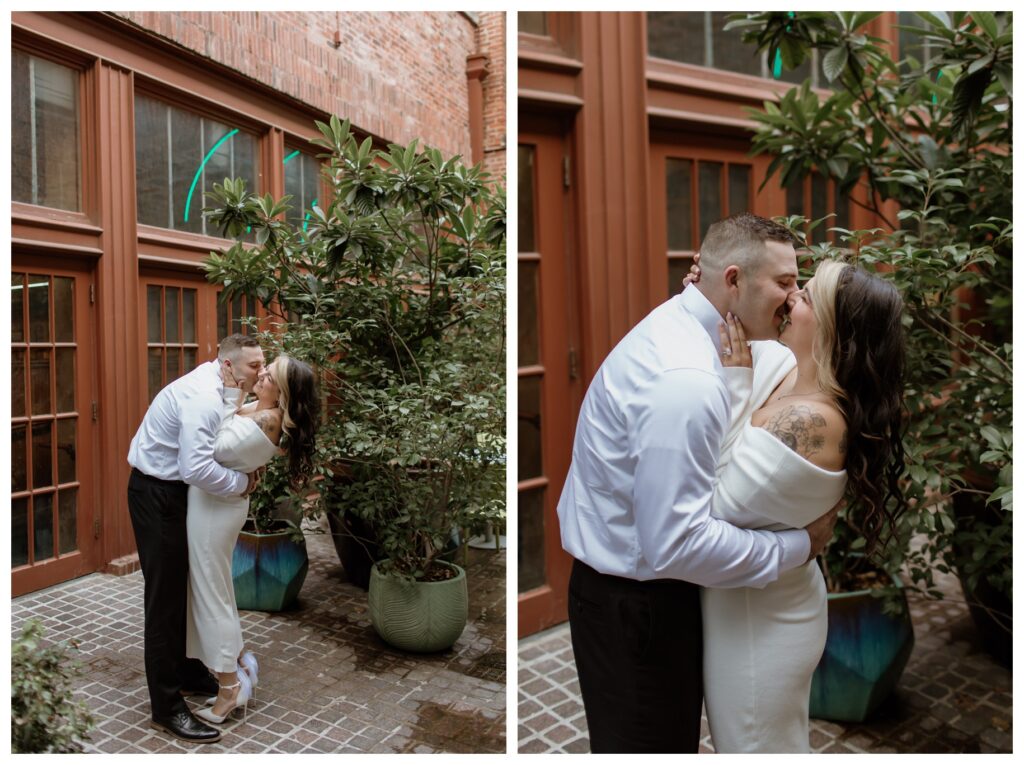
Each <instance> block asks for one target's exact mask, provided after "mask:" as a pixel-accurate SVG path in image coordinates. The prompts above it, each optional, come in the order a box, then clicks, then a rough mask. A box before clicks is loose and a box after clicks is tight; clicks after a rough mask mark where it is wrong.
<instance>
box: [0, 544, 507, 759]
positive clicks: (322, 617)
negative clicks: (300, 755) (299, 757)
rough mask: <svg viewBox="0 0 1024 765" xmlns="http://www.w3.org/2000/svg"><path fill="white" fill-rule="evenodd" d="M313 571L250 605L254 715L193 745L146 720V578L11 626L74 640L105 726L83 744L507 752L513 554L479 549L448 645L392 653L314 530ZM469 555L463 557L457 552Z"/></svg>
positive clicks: (59, 599) (104, 582)
mask: <svg viewBox="0 0 1024 765" xmlns="http://www.w3.org/2000/svg"><path fill="white" fill-rule="evenodd" d="M306 540H307V547H308V550H309V573H308V575H307V578H306V582H305V584H304V585H303V588H302V592H301V593H300V595H299V600H298V603H297V604H296V605H295V606H293V607H292V608H291V610H289V611H285V612H281V613H262V612H256V611H243V612H242V632H243V634H244V636H245V640H246V644H247V647H249V648H251V649H252V650H253V651H254V652H255V653H256V655H257V657H258V658H259V663H260V678H259V679H260V684H259V688H258V689H257V692H256V699H255V700H254V701H252V702H250V703H249V710H248V716H247V718H246V719H245V721H244V722H243V721H242V716H241V712H240V711H239V712H236V713H235V717H236V719H235V720H234V721H232V722H229V723H227V724H225V725H224V726H221V727H222V728H223V731H224V735H223V738H222V739H221V741H219V742H217V743H215V744H208V745H202V746H197V745H194V744H188V743H185V742H183V741H178V740H177V739H174V738H171V737H170V736H167V735H166V734H163V733H160V732H157V731H155V730H153V729H151V728H150V727H149V719H150V710H149V695H148V693H147V692H146V681H145V674H144V668H143V651H142V630H143V625H142V587H143V582H142V574H141V573H135V574H130V575H128V576H112V575H109V574H92V575H90V576H86V577H82V578H81V579H76V580H73V581H70V582H66V583H64V584H61V585H58V586H56V587H51V588H49V589H46V590H42V591H39V592H34V593H32V594H30V595H25V596H22V597H20V598H16V599H14V600H13V601H12V604H11V621H12V634H13V635H17V634H19V633H20V631H21V627H22V625H23V623H24V622H25V621H26V620H27V619H30V618H36V619H39V620H40V621H41V622H42V624H43V626H44V627H45V629H46V639H48V640H53V641H58V640H70V639H73V640H76V641H78V644H79V650H78V651H75V652H73V653H74V654H75V655H76V658H77V659H78V660H79V661H80V662H81V664H82V665H83V667H84V673H83V675H82V676H81V677H80V678H79V679H78V681H77V682H76V685H75V687H76V692H77V693H76V695H77V697H78V698H81V699H84V700H85V701H86V702H87V704H88V706H89V707H90V709H91V710H92V713H93V716H94V718H95V722H96V728H95V730H94V731H93V732H92V736H91V740H90V741H88V742H87V743H86V749H85V751H86V752H94V753H95V752H104V753H114V752H117V753H131V752H169V753H173V752H189V751H197V750H198V751H201V752H204V753H206V752H210V753H213V752H243V753H260V752H304V753H305V752H338V753H342V752H351V753H356V752H378V753H398V752H426V753H430V752H485V753H490V752H494V753H504V752H505V749H506V743H505V740H506V735H505V725H506V711H505V708H506V687H505V683H506V671H505V650H506V641H505V559H506V554H505V551H504V550H502V551H501V552H497V551H494V550H477V549H470V550H469V563H468V568H467V575H468V580H469V623H468V624H467V626H466V629H465V631H464V632H463V634H462V637H460V638H459V640H458V641H457V642H456V644H455V645H454V646H453V647H452V648H451V649H450V650H448V651H445V652H443V653H437V654H426V655H416V654H408V653H403V652H401V651H398V650H396V649H393V648H390V647H389V646H388V645H386V644H385V643H384V642H383V641H382V640H381V639H380V638H379V637H378V636H377V634H376V632H374V629H373V627H372V626H371V624H370V616H369V610H368V606H367V598H366V592H365V591H363V590H361V589H359V588H358V587H355V586H354V585H351V584H349V583H348V582H347V581H346V579H345V574H344V570H343V569H342V567H341V564H340V563H339V562H338V557H337V555H336V554H335V551H334V547H333V545H332V544H331V541H330V538H329V537H327V536H326V535H323V534H312V533H308V534H307V535H306ZM460 563H461V561H460Z"/></svg>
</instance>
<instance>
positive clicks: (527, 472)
mask: <svg viewBox="0 0 1024 765" xmlns="http://www.w3.org/2000/svg"><path fill="white" fill-rule="evenodd" d="M540 396H541V377H539V376H531V377H520V378H519V480H520V481H525V480H526V479H527V478H536V477H537V476H539V475H543V468H542V461H541V440H540V436H541V420H540Z"/></svg>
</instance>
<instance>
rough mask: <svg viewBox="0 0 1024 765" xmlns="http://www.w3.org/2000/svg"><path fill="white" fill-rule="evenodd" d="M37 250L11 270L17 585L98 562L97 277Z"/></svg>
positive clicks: (58, 578)
mask: <svg viewBox="0 0 1024 765" xmlns="http://www.w3.org/2000/svg"><path fill="white" fill-rule="evenodd" d="M54 263H55V262H49V261H46V260H42V259H39V258H34V259H33V263H32V265H31V267H27V268H19V265H20V264H19V262H18V260H17V258H16V259H15V262H14V268H13V270H12V274H11V590H12V594H13V595H20V594H22V593H25V592H30V591H32V590H38V589H40V588H42V587H47V586H49V585H51V584H56V583H57V582H62V581H65V580H67V579H71V578H73V577H76V576H81V575H83V574H87V573H89V572H91V571H93V570H94V564H93V561H94V560H95V559H96V557H97V556H96V555H95V554H94V553H95V552H96V550H95V547H96V546H97V545H98V541H97V540H98V538H99V533H100V529H99V526H98V525H94V524H93V519H94V492H95V486H94V483H93V481H94V479H93V476H94V473H95V471H94V466H93V456H92V455H93V453H94V452H95V441H94V439H95V428H94V425H93V423H94V420H95V417H96V412H95V409H94V406H95V404H94V401H95V396H94V393H93V392H94V390H95V387H94V385H93V375H94V370H93V359H94V352H93V346H92V327H91V320H90V315H89V312H90V295H91V275H90V274H88V273H84V272H79V271H74V270H70V269H64V268H58V267H50V266H53V265H54Z"/></svg>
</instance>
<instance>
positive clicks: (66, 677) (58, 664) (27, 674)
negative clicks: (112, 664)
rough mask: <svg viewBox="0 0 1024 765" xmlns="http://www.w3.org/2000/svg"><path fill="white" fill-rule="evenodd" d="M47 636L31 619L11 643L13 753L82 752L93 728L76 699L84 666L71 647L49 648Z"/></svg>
mask: <svg viewBox="0 0 1024 765" xmlns="http://www.w3.org/2000/svg"><path fill="white" fill-rule="evenodd" d="M43 634H44V630H43V627H42V626H41V625H40V624H39V622H38V621H35V620H30V621H29V622H27V623H26V624H25V627H24V629H22V631H21V635H20V636H19V637H18V638H17V639H16V640H15V641H14V642H13V643H12V645H11V750H12V751H13V752H14V753H15V754H19V753H36V752H56V753H68V752H81V751H82V741H83V740H86V739H88V737H89V736H88V734H89V729H90V728H91V727H92V725H93V719H92V715H91V714H90V713H89V709H88V707H86V705H85V703H84V702H74V701H72V700H71V696H72V688H71V683H72V681H73V680H74V678H75V677H76V676H77V675H78V674H79V673H80V671H81V667H80V665H79V664H78V663H77V662H74V661H71V660H70V659H69V658H68V655H67V652H68V645H67V644H64V643H60V644H57V645H47V644H45V643H44V642H43V640H42V638H43ZM71 645H72V646H73V647H75V648H77V644H75V643H74V642H72V643H71Z"/></svg>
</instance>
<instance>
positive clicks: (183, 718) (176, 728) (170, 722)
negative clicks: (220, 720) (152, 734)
mask: <svg viewBox="0 0 1024 765" xmlns="http://www.w3.org/2000/svg"><path fill="white" fill-rule="evenodd" d="M149 727H150V728H156V729H157V730H162V731H163V732H164V733H170V734H171V735H172V736H174V737H175V738H180V739H181V740H182V741H191V742H192V743H193V744H212V743H213V742H214V741H220V731H219V730H217V729H216V728H211V727H210V726H209V725H207V724H206V723H203V722H200V721H199V720H197V719H196V718H195V716H193V714H192V713H191V712H187V711H186V712H177V713H175V714H173V715H170V716H169V717H164V718H161V719H159V720H157V719H156V718H153V719H152V720H150V722H149Z"/></svg>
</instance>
